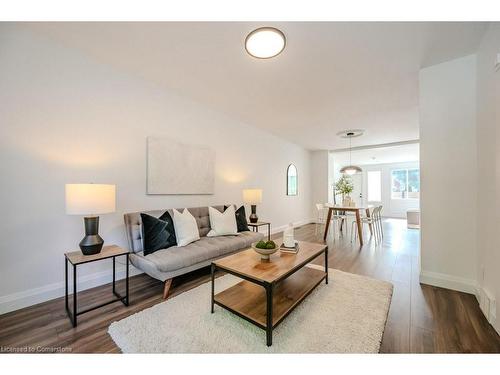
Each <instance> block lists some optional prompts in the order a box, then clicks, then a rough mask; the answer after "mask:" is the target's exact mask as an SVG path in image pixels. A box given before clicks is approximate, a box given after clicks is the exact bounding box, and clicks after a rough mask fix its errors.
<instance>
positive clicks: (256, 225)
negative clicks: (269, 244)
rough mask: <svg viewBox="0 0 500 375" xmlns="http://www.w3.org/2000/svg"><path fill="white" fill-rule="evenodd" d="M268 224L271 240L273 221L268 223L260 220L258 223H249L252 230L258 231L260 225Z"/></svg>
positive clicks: (268, 233) (268, 234)
mask: <svg viewBox="0 0 500 375" xmlns="http://www.w3.org/2000/svg"><path fill="white" fill-rule="evenodd" d="M265 225H267V240H268V241H270V240H271V223H267V222H265V221H258V222H256V223H250V222H249V223H248V226H249V227H252V232H258V231H259V227H262V226H265Z"/></svg>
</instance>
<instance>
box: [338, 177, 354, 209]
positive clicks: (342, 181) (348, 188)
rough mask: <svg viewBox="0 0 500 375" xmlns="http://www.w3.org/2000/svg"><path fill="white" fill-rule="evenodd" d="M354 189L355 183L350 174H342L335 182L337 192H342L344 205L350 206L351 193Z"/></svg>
mask: <svg viewBox="0 0 500 375" xmlns="http://www.w3.org/2000/svg"><path fill="white" fill-rule="evenodd" d="M353 190H354V184H353V183H352V180H351V178H350V177H349V176H346V175H342V177H340V178H339V180H338V181H337V182H336V183H335V194H336V195H338V194H342V205H343V206H349V205H350V203H351V196H350V195H349V194H351V193H352V191H353Z"/></svg>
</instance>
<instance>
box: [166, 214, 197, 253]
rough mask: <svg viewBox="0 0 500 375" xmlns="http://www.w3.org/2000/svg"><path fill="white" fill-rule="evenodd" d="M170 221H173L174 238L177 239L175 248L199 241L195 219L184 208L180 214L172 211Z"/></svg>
mask: <svg viewBox="0 0 500 375" xmlns="http://www.w3.org/2000/svg"><path fill="white" fill-rule="evenodd" d="M172 219H173V221H174V230H175V237H177V246H186V245H188V244H190V243H191V242H194V241H197V240H199V239H200V232H199V231H198V225H197V224H196V219H195V218H194V216H193V215H191V212H189V211H188V210H187V209H186V208H185V209H184V211H183V212H182V214H181V213H180V212H179V211H177V210H176V209H174V217H173V218H172Z"/></svg>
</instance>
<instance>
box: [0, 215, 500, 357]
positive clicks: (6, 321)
mask: <svg viewBox="0 0 500 375" xmlns="http://www.w3.org/2000/svg"><path fill="white" fill-rule="evenodd" d="M405 224H406V222H405V221H402V220H394V219H388V220H385V221H384V228H385V239H384V242H383V244H382V245H379V246H376V245H375V244H374V241H373V240H370V239H369V238H367V241H366V243H365V245H364V246H363V248H362V249H359V246H356V245H355V244H351V242H350V239H349V238H348V236H346V237H344V238H340V239H339V238H336V239H335V240H334V239H333V238H332V237H329V238H328V245H329V249H330V251H329V265H330V267H332V268H337V269H340V270H342V271H347V272H352V273H357V274H361V275H366V276H370V277H374V278H377V279H383V280H387V281H390V282H392V283H393V284H394V294H393V298H392V304H391V308H390V311H389V317H388V321H387V326H386V329H385V332H384V337H383V341H382V346H381V349H380V351H381V352H382V353H499V352H500V337H499V336H498V335H497V333H496V332H495V330H494V329H493V328H492V327H491V326H490V325H489V324H488V322H487V321H486V319H485V318H484V317H483V315H482V314H481V312H480V310H479V306H478V304H477V301H476V299H475V297H474V296H473V295H470V294H465V293H460V292H454V291H450V290H446V289H441V288H436V287H432V286H427V285H420V284H419V281H418V274H419V254H418V241H419V233H418V231H417V230H408V229H406V226H405ZM349 229H350V228H349ZM366 236H369V235H368V234H366ZM274 237H279V235H277V236H274ZM296 238H297V239H301V240H306V241H314V242H322V227H317V226H316V225H314V224H309V225H305V226H303V227H301V228H298V229H297V230H296ZM321 263H322V260H318V264H321ZM209 279H210V277H209V269H208V268H205V269H202V270H199V271H196V272H193V273H190V274H188V275H185V276H182V277H179V278H176V279H175V280H174V282H173V285H172V288H171V293H170V297H169V298H173V297H175V296H176V295H178V294H180V293H182V292H184V291H186V290H189V289H191V288H193V287H195V286H197V285H200V284H202V283H204V282H206V281H209ZM118 285H119V288H120V287H123V283H122V282H119V283H118ZM110 290H111V287H110V285H105V286H101V287H97V288H94V289H91V290H87V291H84V292H82V293H81V294H80V295H79V306H81V307H83V306H87V305H90V304H92V303H99V301H102V300H103V299H104V298H111V297H112V295H111V291H110ZM119 290H120V289H119ZM162 291H163V284H162V283H160V282H159V281H156V280H154V279H152V278H150V277H148V276H146V275H138V276H135V277H132V278H131V282H130V293H131V294H130V302H131V305H130V306H129V307H125V306H123V305H122V304H120V303H116V304H112V305H108V306H106V307H104V308H102V309H98V310H94V311H92V312H90V313H88V314H84V315H81V316H79V322H78V326H77V327H76V328H73V327H72V326H71V323H70V321H69V319H68V318H67V316H66V312H65V310H64V298H58V299H55V300H52V301H48V302H45V303H42V304H39V305H36V306H32V307H28V308H25V309H22V310H18V311H14V312H11V313H8V314H4V315H1V316H0V347H3V351H6V348H7V350H8V348H9V347H17V348H19V347H29V348H33V350H35V351H36V350H37V348H45V349H43V350H46V351H54V352H58V351H66V352H73V353H74V352H85V353H118V352H120V350H119V349H118V348H117V347H116V345H115V344H114V343H113V341H112V340H111V338H110V336H109V335H108V333H107V328H108V326H109V324H110V323H111V322H113V321H115V320H120V319H123V318H125V317H126V316H128V315H131V314H134V313H136V312H138V311H141V310H143V309H145V308H148V307H150V306H153V305H155V304H157V303H160V302H162V301H163V300H162ZM207 308H209V307H208V306H207ZM165 318H166V319H168V317H165Z"/></svg>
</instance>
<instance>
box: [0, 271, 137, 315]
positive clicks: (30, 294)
mask: <svg viewBox="0 0 500 375" xmlns="http://www.w3.org/2000/svg"><path fill="white" fill-rule="evenodd" d="M140 273H142V271H140V270H138V269H137V268H135V267H134V266H132V265H131V266H130V276H135V275H138V274H140ZM112 277H113V275H112V272H111V271H101V272H96V273H93V274H90V275H85V276H82V277H78V287H77V288H78V289H77V290H78V291H79V292H80V291H82V290H86V289H90V288H94V287H96V286H99V285H103V284H107V283H110V282H111V281H112V280H113V278H112ZM123 278H125V267H120V266H119V265H117V267H116V280H121V279H123ZM69 293H73V286H72V283H71V280H70V283H69ZM62 296H64V280H63V281H61V282H59V283H54V284H48V285H44V286H42V287H39V288H33V289H28V290H25V291H22V292H18V293H13V294H9V295H6V296H1V297H0V314H5V313H8V312H11V311H15V310H19V309H22V308H24V307H28V306H33V305H36V304H38V303H42V302H46V301H49V300H51V299H54V298H59V297H62Z"/></svg>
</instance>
